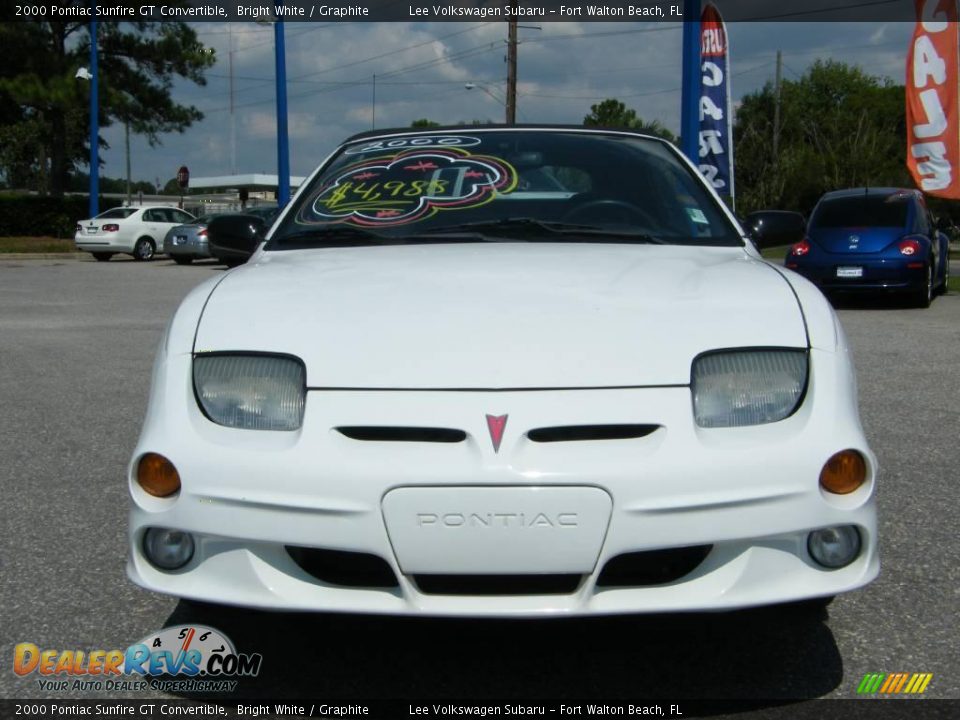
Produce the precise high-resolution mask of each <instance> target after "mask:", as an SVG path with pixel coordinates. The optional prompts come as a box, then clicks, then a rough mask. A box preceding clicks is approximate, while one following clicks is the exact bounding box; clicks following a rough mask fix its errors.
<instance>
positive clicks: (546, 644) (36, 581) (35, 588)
mask: <svg viewBox="0 0 960 720" xmlns="http://www.w3.org/2000/svg"><path fill="white" fill-rule="evenodd" d="M222 271H223V270H222V268H221V267H219V266H216V265H211V264H200V265H195V266H191V267H179V266H175V265H174V264H173V263H171V262H169V261H167V260H160V261H156V262H152V263H148V264H139V263H133V262H130V261H123V260H114V261H112V262H110V263H107V264H101V263H94V262H87V261H71V260H31V261H16V260H2V259H0V408H2V412H0V448H2V450H0V452H2V463H0V489H2V490H3V491H4V493H5V495H6V497H5V502H4V503H3V505H2V507H3V510H2V518H3V519H2V524H0V577H2V583H0V614H2V621H0V653H2V655H0V657H2V658H4V660H3V661H2V663H0V698H23V697H63V695H59V694H56V693H49V692H45V691H41V690H40V689H39V688H38V686H37V682H36V680H35V679H30V680H22V679H20V678H17V677H16V676H14V674H13V673H12V672H11V671H10V664H9V662H10V658H11V657H12V653H13V645H14V644H15V643H18V642H24V641H30V642H34V643H36V644H37V645H39V646H41V647H48V648H59V649H65V648H78V649H79V648H83V649H89V648H103V649H112V648H123V647H126V646H127V645H128V644H129V643H131V642H134V641H136V640H139V639H140V638H142V637H143V636H145V635H146V634H148V633H151V632H153V631H155V630H157V629H159V628H161V627H163V626H165V625H167V624H171V623H172V622H174V621H196V622H205V623H208V624H212V625H214V626H217V627H219V628H220V629H222V630H224V631H225V632H226V633H227V634H228V635H229V636H230V637H232V638H233V640H234V641H235V643H236V645H237V646H238V648H239V649H240V650H242V651H246V652H262V653H263V654H264V656H265V660H264V671H263V673H262V674H261V677H260V678H258V679H257V680H256V681H251V682H249V683H248V684H247V685H246V687H245V689H244V692H243V693H242V695H243V696H246V697H251V696H263V697H269V696H292V695H306V696H311V697H320V696H326V697H340V698H349V697H354V698H358V699H360V698H368V699H369V698H376V697H381V698H382V697H410V696H415V695H419V696H425V697H440V696H442V697H449V698H468V697H541V698H550V697H588V696H589V697H593V698H596V699H603V698H608V699H609V698H635V699H641V698H643V697H657V698H678V699H679V698H703V697H731V698H744V697H753V698H790V697H811V698H812V697H836V698H850V697H852V696H853V695H854V692H855V688H856V684H857V683H858V682H859V679H860V678H861V677H862V676H863V674H864V673H867V672H894V671H904V672H921V671H923V672H932V673H934V679H933V681H932V683H931V685H930V687H929V689H928V691H927V696H929V697H939V698H960V653H958V652H957V639H958V630H957V628H958V620H960V567H958V562H957V559H958V557H960V539H958V535H957V517H958V515H960V500H958V497H960V492H958V484H957V481H958V477H960V472H958V466H960V441H958V437H957V434H958V433H957V431H958V429H960V372H958V370H960V362H958V353H960V296H958V295H950V296H947V297H941V298H938V299H937V300H936V302H935V303H934V305H933V307H932V308H931V309H929V310H906V309H895V308H886V309H882V310H878V309H866V308H855V307H853V308H845V309H841V317H842V321H843V324H844V327H845V328H846V330H847V333H848V335H849V336H850V339H851V342H852V345H853V349H854V353H855V358H856V361H857V366H858V372H859V381H860V397H861V409H862V416H863V422H864V425H865V427H866V431H867V435H868V437H869V438H870V442H871V445H872V446H873V448H874V449H875V451H876V452H877V453H878V455H879V458H880V462H881V473H882V474H881V479H880V488H881V489H880V506H881V512H882V516H881V532H882V535H881V539H882V557H883V570H882V574H881V578H880V579H879V580H878V581H877V582H876V583H874V584H873V585H871V586H870V587H869V588H867V589H865V590H863V591H861V592H857V593H854V594H852V595H847V596H844V597H841V598H840V599H838V600H837V601H836V602H835V603H834V604H833V605H832V607H831V609H830V611H829V616H828V617H827V616H824V617H822V618H811V617H808V616H804V615H800V614H791V613H785V612H784V611H782V610H760V611H750V612H740V613H734V614H726V615H696V616H669V617H656V618H644V617H640V618H637V617H630V618H614V619H601V620H589V621H560V622H522V623H521V622H490V621H483V622H480V621H450V620H443V621H439V620H397V619H388V618H366V617H338V616H333V617H331V616H322V615H285V614H269V613H255V612H245V611H238V610H223V611H216V610H212V609H210V608H208V607H199V608H198V607H196V606H191V605H186V604H178V603H177V602H176V601H175V600H172V599H169V598H166V597H161V596H157V595H153V594H150V593H147V592H144V591H142V590H140V589H138V588H136V587H135V586H133V585H132V584H131V583H129V582H128V581H127V580H126V577H125V575H124V571H123V567H124V562H125V512H126V493H125V488H124V482H123V475H124V468H125V466H126V463H127V461H128V459H129V455H130V452H131V450H132V448H133V445H134V442H135V440H136V437H137V434H138V432H139V425H140V422H141V419H142V415H143V412H144V406H145V401H146V395H147V387H148V380H149V376H150V367H151V362H152V358H153V355H154V351H155V347H156V344H157V341H158V339H159V337H160V334H161V332H162V330H163V327H164V325H165V323H166V321H167V319H168V317H169V316H170V313H171V312H172V310H173V309H174V307H175V306H176V304H177V302H178V301H179V299H180V298H181V297H182V296H183V295H184V293H185V292H186V291H187V290H188V289H189V288H190V287H192V286H193V285H195V284H196V283H198V282H199V281H201V280H203V279H205V278H207V277H210V276H211V275H216V274H218V273H220V272H222ZM34 677H35V676H34ZM103 694H104V695H106V694H107V693H103ZM95 695H96V694H95V693H94V694H91V695H90V696H91V697H92V696H95ZM110 695H113V696H116V695H117V694H116V693H110Z"/></svg>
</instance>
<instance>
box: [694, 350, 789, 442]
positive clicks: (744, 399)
mask: <svg viewBox="0 0 960 720" xmlns="http://www.w3.org/2000/svg"><path fill="white" fill-rule="evenodd" d="M692 376H693V378H692V389H693V411H694V416H695V417H696V420H697V425H699V426H700V427H708V428H717V427H741V426H744V425H763V424H764V423H772V422H776V421H777V420H783V419H784V418H785V417H788V416H789V415H790V414H791V413H793V411H794V410H795V409H796V407H797V405H798V404H799V402H800V399H801V397H802V396H803V391H804V389H805V388H806V386H807V353H806V351H805V350H738V351H724V352H716V353H710V354H708V355H701V356H700V357H698V358H697V359H696V360H694V362H693V371H692Z"/></svg>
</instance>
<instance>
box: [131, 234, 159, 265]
mask: <svg viewBox="0 0 960 720" xmlns="http://www.w3.org/2000/svg"><path fill="white" fill-rule="evenodd" d="M156 252H157V246H156V245H154V244H153V240H151V239H150V238H148V237H142V238H140V239H139V240H137V244H136V245H134V246H133V259H134V260H138V261H141V262H146V261H148V260H153V256H154V255H155V254H156Z"/></svg>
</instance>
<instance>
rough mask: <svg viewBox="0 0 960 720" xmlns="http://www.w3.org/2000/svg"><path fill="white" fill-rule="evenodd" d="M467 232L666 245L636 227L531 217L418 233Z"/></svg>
mask: <svg viewBox="0 0 960 720" xmlns="http://www.w3.org/2000/svg"><path fill="white" fill-rule="evenodd" d="M465 231H466V232H476V233H490V234H495V235H500V234H502V233H509V234H511V235H520V236H521V237H524V238H526V237H528V236H529V235H530V234H535V235H543V234H544V233H546V234H549V235H550V236H556V235H567V236H579V237H583V236H588V237H596V238H618V239H625V240H630V241H631V242H640V243H652V244H655V245H663V244H664V242H663V240H661V239H659V238H656V237H654V236H653V235H649V234H648V233H644V232H640V231H637V230H628V229H618V228H613V227H602V226H599V225H578V224H575V223H565V222H553V221H550V220H538V219H536V218H529V217H516V218H501V219H499V220H482V221H478V222H472V223H462V224H459V225H442V226H439V227H434V228H429V229H427V230H421V231H420V233H419V234H422V235H434V234H440V233H457V232H465ZM551 239H553V240H559V238H556V237H551ZM565 240H566V238H564V239H563V240H560V241H561V242H564V241H565Z"/></svg>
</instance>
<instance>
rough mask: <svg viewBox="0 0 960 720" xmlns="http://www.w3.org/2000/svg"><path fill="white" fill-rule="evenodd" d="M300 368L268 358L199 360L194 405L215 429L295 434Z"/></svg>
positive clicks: (287, 359)
mask: <svg viewBox="0 0 960 720" xmlns="http://www.w3.org/2000/svg"><path fill="white" fill-rule="evenodd" d="M305 383H306V371H305V370H304V367H303V363H302V362H300V361H299V360H296V359H294V358H291V357H278V356H271V355H219V354H217V355H197V356H195V357H194V358H193V386H194V389H195V390H196V395H197V401H198V402H199V403H200V407H201V408H203V412H204V413H205V414H206V416H207V417H208V418H210V419H211V420H213V422H215V423H217V424H218V425H226V426H227V427H233V428H243V429H245V430H296V429H297V428H299V427H300V425H301V423H302V422H303V405H304V397H305V395H306V387H305Z"/></svg>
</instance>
